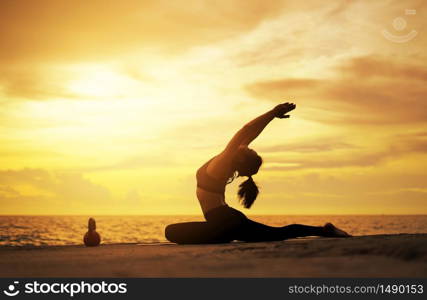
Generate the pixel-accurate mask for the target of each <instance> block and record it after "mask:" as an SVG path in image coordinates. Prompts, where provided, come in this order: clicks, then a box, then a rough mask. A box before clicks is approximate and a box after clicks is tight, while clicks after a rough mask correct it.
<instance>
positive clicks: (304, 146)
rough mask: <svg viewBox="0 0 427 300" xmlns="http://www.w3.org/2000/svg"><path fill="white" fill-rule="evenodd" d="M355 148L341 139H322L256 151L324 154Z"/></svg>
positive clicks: (273, 146)
mask: <svg viewBox="0 0 427 300" xmlns="http://www.w3.org/2000/svg"><path fill="white" fill-rule="evenodd" d="M354 148H356V146H354V145H351V144H349V143H346V142H342V138H338V137H337V138H322V139H317V140H311V141H304V142H294V143H286V144H279V145H272V146H264V147H263V146H260V147H257V150H259V151H260V152H265V153H274V152H297V153H310V152H326V151H332V150H338V149H354Z"/></svg>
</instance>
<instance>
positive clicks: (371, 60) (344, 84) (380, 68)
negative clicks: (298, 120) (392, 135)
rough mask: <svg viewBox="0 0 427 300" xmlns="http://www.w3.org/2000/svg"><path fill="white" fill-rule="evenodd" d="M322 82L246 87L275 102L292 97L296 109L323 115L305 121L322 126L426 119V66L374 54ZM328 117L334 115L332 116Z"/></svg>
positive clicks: (296, 81) (289, 81) (297, 80)
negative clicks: (294, 98)
mask: <svg viewBox="0 0 427 300" xmlns="http://www.w3.org/2000/svg"><path fill="white" fill-rule="evenodd" d="M336 70H337V71H338V73H337V74H336V75H335V76H334V77H332V78H327V79H321V78H311V79H307V78H284V79H280V80H267V81H259V82H254V83H251V84H248V85H247V86H246V87H245V89H246V91H248V92H249V93H250V94H251V95H252V96H253V97H256V98H259V99H264V100H274V101H275V102H277V99H280V98H283V97H284V96H286V95H292V96H294V97H296V98H297V100H296V102H297V104H300V109H301V108H303V109H304V108H310V107H311V108H316V109H322V110H324V111H325V112H326V113H325V114H317V115H310V114H308V113H306V114H305V115H304V117H306V118H308V119H312V120H317V121H322V122H325V123H332V124H333V123H339V124H343V123H344V124H359V125H360V124H390V123H394V124H396V123H405V124H408V123H417V122H423V121H425V120H427V102H426V101H425V99H426V98H427V84H426V81H427V67H425V66H424V65H422V64H421V63H420V64H413V63H405V62H394V61H391V60H386V59H384V58H381V57H377V56H364V57H357V58H353V59H350V60H347V61H345V62H344V63H342V64H341V65H339V66H337V68H336ZM330 113H334V115H333V117H332V116H331V114H330Z"/></svg>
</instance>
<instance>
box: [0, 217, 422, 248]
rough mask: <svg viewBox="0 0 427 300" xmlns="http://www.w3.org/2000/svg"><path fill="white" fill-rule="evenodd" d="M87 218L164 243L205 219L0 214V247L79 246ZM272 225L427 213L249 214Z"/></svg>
mask: <svg viewBox="0 0 427 300" xmlns="http://www.w3.org/2000/svg"><path fill="white" fill-rule="evenodd" d="M89 217H93V218H95V220H96V222H97V231H98V232H99V233H100V235H101V240H102V243H103V244H117V243H142V244H151V243H161V242H166V241H167V240H166V238H165V237H164V228H165V227H166V226H167V225H168V224H172V223H180V222H192V221H204V218H203V216H202V215H201V214H200V215H0V246H18V247H19V246H59V245H82V243H83V242H82V239H83V235H84V234H85V233H86V231H87V221H88V218H89ZM248 217H249V218H251V219H253V220H254V221H257V222H261V223H264V224H267V225H270V226H285V225H288V224H306V225H314V226H322V225H324V224H325V223H326V222H332V223H333V224H335V225H336V226H338V227H339V228H342V229H344V230H346V231H347V232H349V233H350V234H352V235H354V236H361V235H374V234H401V233H427V215H249V216H248Z"/></svg>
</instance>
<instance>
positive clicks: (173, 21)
mask: <svg viewBox="0 0 427 300" xmlns="http://www.w3.org/2000/svg"><path fill="white" fill-rule="evenodd" d="M282 6H283V3H282V2H281V1H268V0H267V1H265V0H263V1H261V0H251V1H242V0H234V1H220V2H215V3H207V2H200V1H196V0H191V1H186V2H185V4H184V3H181V2H171V1H166V0H157V1H154V0H148V1H136V0H127V1H108V2H106V1H102V0H92V1H84V0H75V1H66V0H59V1H57V0H40V1H36V2H34V1H30V2H28V1H23V0H16V1H1V2H0V44H1V45H2V48H1V50H0V61H2V62H11V61H14V62H16V61H22V60H25V61H34V60H38V61H40V60H43V61H46V60H56V61H64V60H66V61H69V60H75V59H77V60H85V59H88V60H99V59H101V60H102V59H105V58H108V57H111V56H112V55H120V54H122V53H124V52H132V51H141V50H143V49H146V50H148V51H163V52H165V53H166V54H171V53H176V52H177V51H178V52H180V51H183V50H185V49H188V48H189V47H192V46H197V45H204V44H207V43H211V42H214V41H218V40H221V39H225V38H229V37H231V36H233V35H235V34H238V33H240V32H243V31H246V30H249V29H251V28H253V27H255V26H256V25H257V24H258V23H259V22H261V21H262V20H264V19H265V18H270V17H272V16H274V15H277V14H279V13H280V12H281V7H282Z"/></svg>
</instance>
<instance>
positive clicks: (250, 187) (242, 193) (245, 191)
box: [234, 147, 262, 208]
mask: <svg viewBox="0 0 427 300" xmlns="http://www.w3.org/2000/svg"><path fill="white" fill-rule="evenodd" d="M261 165H262V158H261V156H259V155H258V154H257V153H256V152H255V151H254V150H252V149H249V148H248V147H241V148H240V149H239V151H238V153H237V154H236V156H235V158H234V167H235V170H236V171H237V173H238V176H247V177H248V179H247V180H245V181H244V182H242V183H241V184H240V185H239V190H238V192H237V195H238V196H239V198H240V202H241V203H242V204H243V206H244V207H246V208H250V207H251V206H252V204H253V203H254V201H255V199H256V197H257V196H258V193H259V190H258V187H257V185H256V184H255V182H254V180H253V179H252V175H255V174H256V173H258V170H259V168H260V167H261Z"/></svg>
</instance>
